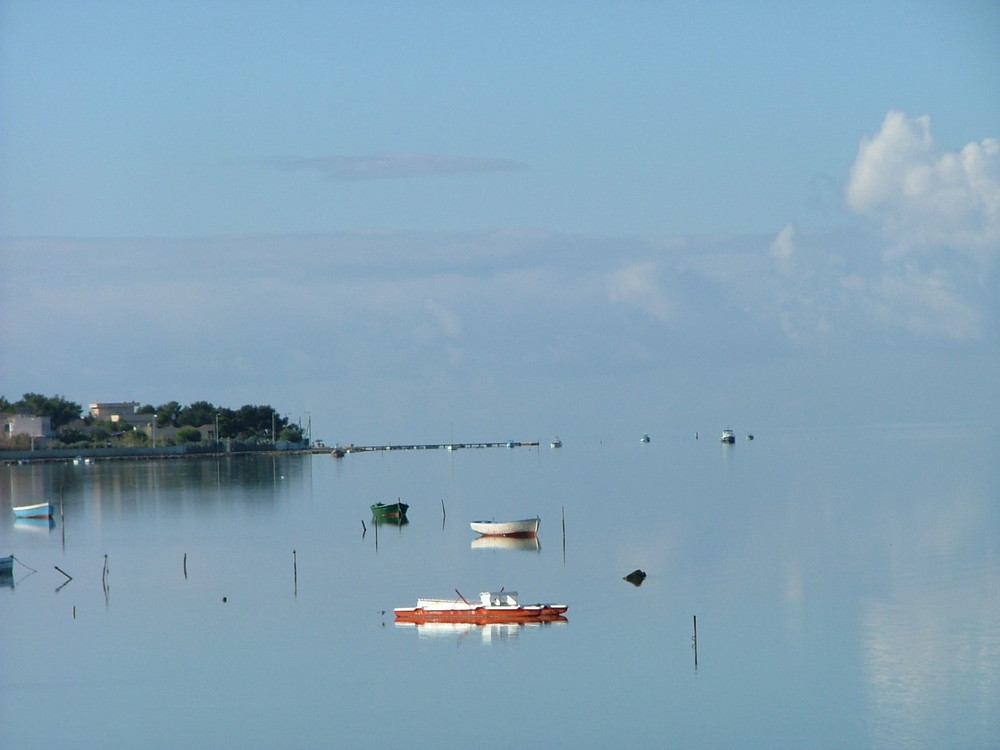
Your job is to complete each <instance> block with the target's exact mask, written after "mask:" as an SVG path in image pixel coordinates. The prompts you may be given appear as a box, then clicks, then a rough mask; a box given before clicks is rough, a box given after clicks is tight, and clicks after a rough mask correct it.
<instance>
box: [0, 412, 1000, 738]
mask: <svg viewBox="0 0 1000 750" xmlns="http://www.w3.org/2000/svg"><path fill="white" fill-rule="evenodd" d="M640 434H641V430H637V431H636V434H635V435H612V436H603V438H597V437H589V436H578V437H574V436H569V435H563V438H564V440H565V445H564V447H563V448H561V449H558V450H553V449H550V448H548V447H547V445H546V446H544V447H542V448H540V449H535V448H531V449H529V448H517V449H510V450H508V449H490V450H464V451H455V452H451V453H449V452H446V451H419V452H417V451H414V452H405V453H404V452H392V453H370V454H354V455H349V456H347V457H345V458H344V459H341V460H333V459H331V458H330V457H328V456H315V457H282V456H278V457H255V458H232V459H228V460H223V461H215V460H194V459H191V460H168V461H148V462H147V461H143V462H131V461H129V462H103V463H97V464H94V465H91V466H72V465H69V464H61V465H45V466H41V465H36V466H14V467H4V468H0V492H2V500H3V507H9V506H12V505H20V504H28V503H31V502H38V501H40V500H43V499H57V500H58V499H59V498H60V497H61V499H62V503H63V508H64V514H65V518H64V520H58V519H57V522H56V524H55V526H54V527H53V528H46V527H42V528H38V527H23V526H22V525H21V524H20V523H15V522H14V520H13V516H12V514H10V513H9V512H7V515H5V516H2V517H0V554H8V553H11V552H12V553H13V554H15V555H16V556H17V558H18V559H19V560H20V561H22V562H23V563H24V564H26V565H28V566H31V567H32V568H35V569H36V570H37V572H35V573H31V571H30V570H28V569H27V568H26V567H23V566H20V565H18V566H16V569H15V575H14V579H13V584H14V585H13V586H9V585H8V586H4V587H0V747H3V748H19V749H21V750H24V749H26V748H52V747H60V746H66V747H75V748H90V747H94V748H98V747H99V748H103V749H105V750H113V749H114V748H137V747H142V748H160V747H163V748H181V747H183V748H220V747H238V748H314V747H316V748H320V747H322V748H325V747H354V748H366V747H379V748H384V747H416V746H427V745H428V744H429V743H433V745H434V746H436V747H443V748H467V747H469V746H470V745H471V746H475V747H479V748H500V747H504V748H506V747H508V746H509V745H510V742H511V741H512V739H513V740H518V741H524V742H525V743H527V745H528V746H531V747H541V746H544V745H546V744H552V743H557V744H558V745H559V746H572V747H594V748H605V747H606V748H612V747H614V748H618V747H633V748H661V747H668V746H669V747H684V748H727V747H741V748H748V747H753V748H758V747H759V748H805V747H809V748H941V747H949V748H990V747H997V746H1000V710H998V708H1000V510H998V502H997V501H998V494H1000V492H998V487H1000V469H998V466H997V463H998V462H997V461H996V459H995V455H994V454H995V445H996V441H997V439H998V437H1000V435H998V434H997V433H996V431H994V430H984V429H968V428H921V429H918V428H905V429H902V430H890V429H885V430H864V431H860V430H859V431H839V432H817V433H810V434H805V433H788V432H781V433H775V434H757V436H756V440H754V441H753V442H748V441H747V440H746V439H745V433H742V434H741V433H738V434H739V435H740V439H739V441H738V442H737V444H736V445H734V446H722V445H720V444H719V443H718V442H717V440H716V438H717V435H716V434H715V433H713V434H711V435H706V434H705V433H702V435H701V439H700V440H697V441H696V440H695V439H694V434H693V432H691V433H685V434H679V433H677V432H675V433H673V434H671V433H664V434H656V433H652V442H651V443H649V444H641V443H640V442H639V436H640ZM397 497H399V498H402V499H403V500H404V501H406V502H408V503H410V505H411V508H410V514H409V515H410V523H409V524H407V525H406V526H404V527H386V526H382V527H380V528H378V529H377V533H376V528H375V527H374V526H373V525H372V522H371V519H370V517H369V513H368V510H367V509H368V506H369V505H370V504H371V503H373V502H375V501H377V500H394V499H395V498H397ZM5 512H6V511H5ZM535 514H538V515H540V516H541V518H542V527H541V535H540V548H539V549H528V550H510V549H478V548H473V547H472V544H471V543H472V541H473V539H474V536H475V535H474V534H472V532H471V531H470V530H469V527H468V522H469V521H470V520H476V519H480V518H496V519H498V520H500V519H507V518H520V517H524V516H533V515H535ZM563 517H565V529H566V531H565V544H564V537H563V530H562V529H563ZM105 555H106V556H107V557H106V558H105ZM105 560H106V561H107V573H106V574H105ZM56 566H58V567H59V568H61V569H62V570H64V571H66V573H68V574H69V575H70V576H72V580H68V579H67V578H66V577H65V576H64V575H63V574H62V573H60V572H59V571H58V570H56V569H55V568H56ZM636 568H641V569H643V570H644V571H646V573H648V578H647V579H646V581H645V582H644V583H643V585H642V586H641V587H634V586H632V585H630V584H628V583H626V582H625V581H623V580H622V577H623V576H624V575H626V574H627V573H629V572H630V571H632V570H634V569H636ZM501 586H505V587H507V588H508V589H516V590H518V591H519V592H520V593H521V596H522V600H525V601H529V602H533V601H559V602H564V603H566V604H568V605H569V607H570V609H569V612H568V613H567V615H568V620H569V621H568V622H567V623H563V624H554V625H549V626H542V627H537V626H536V627H520V628H518V627H492V628H452V629H445V628H438V629H424V628H420V629H418V628H414V627H401V626H399V627H398V626H396V625H395V624H394V622H393V618H392V616H391V609H392V608H393V607H394V606H402V605H410V604H412V603H413V602H414V600H415V599H416V597H417V596H448V595H451V594H452V592H453V591H454V590H455V589H458V590H460V591H461V592H462V593H463V594H465V595H466V596H469V595H475V594H477V593H478V592H479V591H480V590H483V589H488V588H499V587H501ZM386 611H389V613H388V614H387V613H386ZM694 616H697V625H698V650H697V665H696V664H695V653H694V650H693V649H692V624H693V622H692V620H693V617H694Z"/></svg>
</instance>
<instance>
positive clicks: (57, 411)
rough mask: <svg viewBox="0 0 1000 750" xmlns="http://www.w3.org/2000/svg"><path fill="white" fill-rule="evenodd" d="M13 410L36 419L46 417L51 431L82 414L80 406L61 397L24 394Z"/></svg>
mask: <svg viewBox="0 0 1000 750" xmlns="http://www.w3.org/2000/svg"><path fill="white" fill-rule="evenodd" d="M14 410H15V411H17V412H20V413H22V414H32V415H34V416H36V417H48V418H49V422H50V423H51V425H52V429H53V430H58V429H59V428H60V427H62V426H63V425H67V424H69V423H70V422H72V421H73V420H74V419H79V418H80V414H82V413H83V407H81V406H80V404H77V403H74V402H72V401H69V400H68V399H66V398H64V397H63V396H51V397H49V396H43V395H42V394H40V393H25V394H24V396H22V398H21V400H20V401H18V402H17V403H16V404H14Z"/></svg>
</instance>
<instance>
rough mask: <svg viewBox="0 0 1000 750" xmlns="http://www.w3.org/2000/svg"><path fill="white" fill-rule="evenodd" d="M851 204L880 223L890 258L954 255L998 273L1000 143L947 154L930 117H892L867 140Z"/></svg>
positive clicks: (849, 191)
mask: <svg viewBox="0 0 1000 750" xmlns="http://www.w3.org/2000/svg"><path fill="white" fill-rule="evenodd" d="M845 198H846V201H847V205H848V206H849V207H850V208H851V209H852V210H854V211H855V212H857V213H859V214H862V215H865V216H869V217H872V218H874V219H876V220H877V221H878V222H879V223H880V224H881V226H882V228H883V229H884V230H885V232H886V233H887V235H888V236H889V237H890V238H891V240H892V243H893V244H892V247H891V249H890V253H889V254H888V256H889V257H890V258H891V257H899V256H902V255H906V254H909V253H913V252H918V251H922V250H940V249H949V250H957V251H960V252H962V253H964V254H966V255H967V256H968V257H971V258H972V259H974V260H975V261H976V262H977V263H978V264H979V265H980V266H982V267H988V266H991V265H992V264H993V262H994V261H995V259H996V258H997V255H998V254H1000V141H998V140H996V139H994V138H986V139H984V140H982V141H980V142H978V143H969V144H967V145H966V146H965V147H964V148H962V149H961V151H958V152H955V151H947V150H944V149H941V148H939V147H938V146H937V145H936V144H935V142H934V139H933V137H932V136H931V127H930V118H929V117H927V116H922V117H907V116H906V115H905V114H904V113H902V112H897V111H890V112H889V113H888V114H887V115H886V116H885V120H884V121H883V122H882V127H881V129H880V130H879V132H878V133H877V134H876V135H875V136H874V137H873V138H864V139H862V141H861V146H860V148H859V149H858V154H857V158H856V160H855V162H854V165H853V167H852V169H851V175H850V180H849V182H848V184H847V187H846V189H845Z"/></svg>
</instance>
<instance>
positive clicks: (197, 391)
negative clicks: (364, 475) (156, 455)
mask: <svg viewBox="0 0 1000 750" xmlns="http://www.w3.org/2000/svg"><path fill="white" fill-rule="evenodd" d="M827 6H830V7H827ZM998 36H1000V5H998V4H997V3H994V2H977V1H975V0H965V1H959V2H943V1H940V2H937V1H934V0H921V1H916V0H912V1H909V0H900V1H894V2H889V1H885V0H875V1H874V2H866V3H853V2H852V3H837V4H832V3H831V4H820V3H800V2H764V3H737V2H707V3H660V2H657V3H653V2H628V3H627V2H595V3H588V4H581V3H566V2H551V3H520V2H508V3H490V2H440V3H434V2H431V3H420V4H418V3H383V4H355V3H339V2H333V3H330V2H308V1H303V2H297V3H293V4H283V5H276V4H273V3H263V2H243V3H235V2H216V3H203V2H170V3H166V2H152V3H140V4H136V3H124V2H93V3H66V2H47V1H46V0H35V1H32V2H18V1H17V0H9V1H5V2H0V395H4V396H6V397H7V398H8V399H11V400H15V399H16V398H18V397H20V395H21V394H23V393H26V392H40V393H44V394H47V395H52V394H59V395H63V396H65V397H67V398H70V399H71V400H75V401H77V402H79V403H81V404H84V405H86V404H88V403H90V402H92V401H115V400H126V399H128V400H136V401H139V402H141V403H152V404H154V405H155V404H160V403H165V402H167V401H171V400H177V401H179V402H181V403H191V402H193V401H196V400H208V401H212V402H213V403H216V404H218V405H221V406H230V407H238V406H240V405H243V404H244V403H254V404H271V405H273V406H275V408H277V409H278V410H279V411H281V412H282V413H284V414H286V415H287V416H289V417H290V418H292V419H294V420H303V421H308V422H309V423H310V424H311V425H312V428H313V435H314V437H318V438H322V439H325V440H327V441H328V442H356V443H369V442H370V443H380V442H384V441H395V442H414V441H428V442H438V441H443V440H463V439H468V440H507V439H520V440H527V439H542V440H548V439H549V438H550V437H551V436H552V435H554V434H560V435H561V436H562V437H563V439H564V440H569V439H571V438H570V436H571V435H581V436H582V435H590V436H593V435H612V434H621V435H629V436H632V435H638V434H641V433H642V432H650V433H651V434H655V433H656V432H657V431H660V432H661V433H662V432H665V431H668V430H680V431H684V432H685V433H688V432H690V431H693V430H698V429H701V430H710V431H714V430H716V429H721V428H722V427H726V426H733V427H736V428H738V429H744V428H745V429H748V430H755V431H757V432H760V431H761V430H766V429H780V428H799V427H814V426H815V427H818V428H835V427H837V426H839V425H844V424H858V423H861V424H868V423H878V424H886V423H888V424H893V423H900V422H903V423H927V422H932V423H938V422H950V421H962V422H973V423H979V422H984V423H991V422H994V421H995V420H996V419H997V418H998V417H1000V398H998V396H1000V386H998V385H997V382H998V380H1000V379H998V378H997V373H998V372H1000V336H998V332H1000V327H998V325H997V324H998V321H1000V277H998V268H997V262H998V259H1000V258H998V256H1000V140H998V139H1000V88H998V86H997V81H998V80H1000V46H998V45H997V44H996V39H997V38H998ZM445 433H447V434H445Z"/></svg>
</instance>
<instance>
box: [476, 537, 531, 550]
mask: <svg viewBox="0 0 1000 750" xmlns="http://www.w3.org/2000/svg"><path fill="white" fill-rule="evenodd" d="M469 546H470V547H472V549H511V550H522V551H526V552H541V551H542V543H541V542H540V541H539V539H538V537H537V536H533V537H527V538H522V539H519V538H518V537H512V536H481V537H479V538H478V539H473V540H472V542H471V543H470V545H469Z"/></svg>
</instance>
